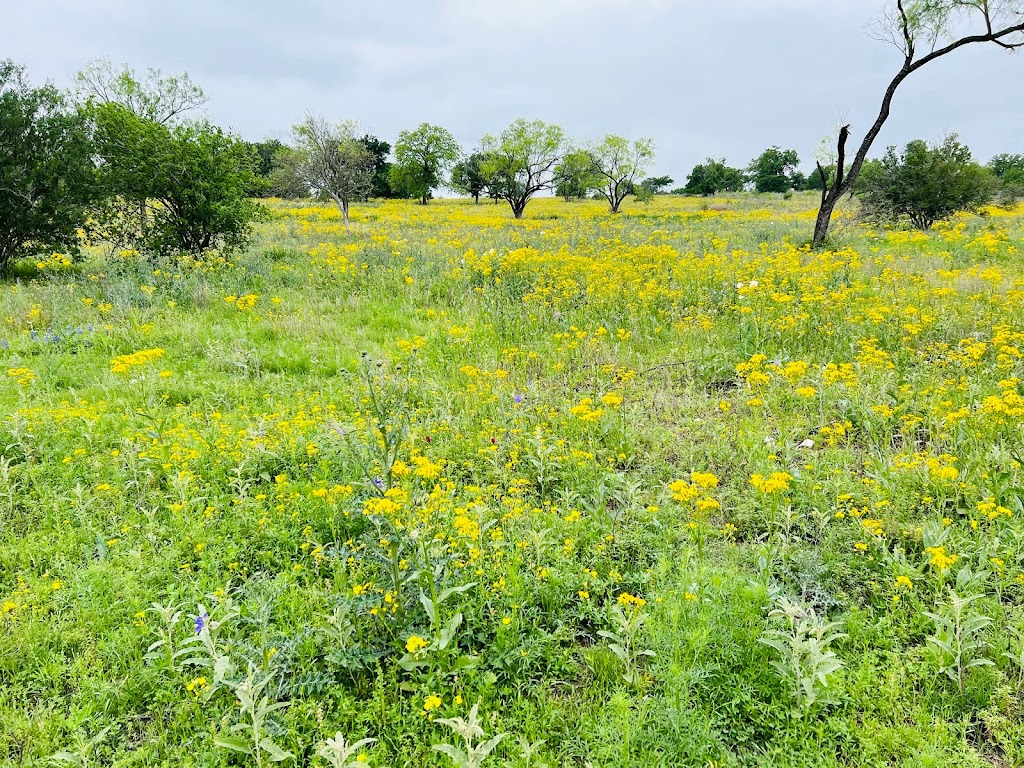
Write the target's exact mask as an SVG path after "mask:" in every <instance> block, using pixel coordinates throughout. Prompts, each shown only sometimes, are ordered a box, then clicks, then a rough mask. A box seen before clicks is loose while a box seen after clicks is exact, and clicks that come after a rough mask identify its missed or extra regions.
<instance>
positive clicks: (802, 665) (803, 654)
mask: <svg viewBox="0 0 1024 768" xmlns="http://www.w3.org/2000/svg"><path fill="white" fill-rule="evenodd" d="M778 606H779V607H778V608H775V609H774V610H773V611H772V612H771V613H769V614H768V616H769V618H771V619H780V620H782V622H783V628H782V629H769V630H766V631H765V632H764V633H763V634H762V635H761V637H759V638H758V641H759V642H761V643H764V644H765V645H767V646H769V647H771V648H774V649H775V650H776V651H777V652H778V654H779V656H780V657H781V658H780V659H778V660H776V661H773V662H772V663H771V664H772V666H773V667H775V669H776V670H778V672H779V675H780V676H781V677H782V680H783V682H785V683H786V685H787V686H788V688H789V690H790V694H791V696H792V698H793V701H794V703H795V705H796V706H795V708H794V709H793V714H794V716H806V715H807V714H808V713H809V712H810V711H811V709H812V708H813V707H814V705H815V704H816V703H818V702H821V701H823V700H825V698H826V695H827V691H828V684H829V678H830V677H831V676H832V675H834V674H835V673H836V672H838V671H839V670H840V669H842V667H843V662H842V660H840V659H839V658H838V657H837V656H836V654H835V652H834V651H832V650H831V649H830V648H829V646H830V645H831V644H832V643H833V642H835V641H836V640H839V639H841V638H844V637H846V635H844V634H842V633H840V632H838V631H837V630H838V629H839V628H840V627H841V626H842V624H841V622H838V621H833V622H825V621H822V620H821V619H819V618H818V616H817V614H816V613H815V611H814V608H812V607H807V608H804V607H801V606H799V605H796V604H795V603H792V602H790V601H789V600H787V599H786V598H780V599H779V601H778Z"/></svg>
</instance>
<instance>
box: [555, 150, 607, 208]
mask: <svg viewBox="0 0 1024 768" xmlns="http://www.w3.org/2000/svg"><path fill="white" fill-rule="evenodd" d="M554 184H555V194H556V195H558V196H559V197H561V198H563V199H564V200H565V202H569V201H570V200H572V199H574V198H575V199H576V200H582V199H583V198H585V197H586V196H587V195H589V194H590V193H591V191H593V190H595V189H599V188H600V187H601V186H602V184H603V179H602V177H601V176H599V175H597V174H596V173H595V172H594V158H593V157H592V156H591V154H590V153H589V152H587V151H586V150H585V149H577V150H575V151H573V152H567V153H566V154H565V156H564V157H563V158H562V160H561V162H560V163H558V165H556V166H555V170H554Z"/></svg>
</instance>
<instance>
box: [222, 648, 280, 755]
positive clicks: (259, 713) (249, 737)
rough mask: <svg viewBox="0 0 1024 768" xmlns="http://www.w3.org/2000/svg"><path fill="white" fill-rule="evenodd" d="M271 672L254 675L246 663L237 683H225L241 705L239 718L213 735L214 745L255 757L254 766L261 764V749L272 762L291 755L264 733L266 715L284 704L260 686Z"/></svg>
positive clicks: (265, 681) (252, 669) (269, 676)
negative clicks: (244, 673)
mask: <svg viewBox="0 0 1024 768" xmlns="http://www.w3.org/2000/svg"><path fill="white" fill-rule="evenodd" d="M272 680H273V675H264V676H263V677H262V678H258V679H257V676H256V668H255V667H253V666H252V665H250V666H249V674H248V675H247V676H246V678H245V680H243V681H242V682H240V683H228V685H230V686H231V688H232V690H234V692H235V696H236V697H237V698H238V703H239V705H240V706H241V708H242V718H243V720H242V722H240V723H235V724H234V725H232V726H231V728H230V729H229V733H228V734H227V735H221V736H217V737H215V738H214V740H213V743H214V744H216V745H217V746H218V747H223V748H224V749H229V750H231V751H232V752H240V753H242V754H244V755H249V756H250V757H252V758H253V759H255V760H256V766H257V768H262V766H263V762H264V759H263V758H264V753H266V756H267V759H268V760H269V761H270V762H272V763H280V762H284V761H285V760H292V759H294V758H295V755H293V754H292V753H291V752H285V751H284V750H283V749H281V747H279V746H278V745H277V744H276V743H274V741H273V739H271V738H270V737H269V736H268V735H267V723H268V722H269V721H270V715H271V714H272V713H274V712H276V711H277V710H280V709H284V708H285V707H287V706H288V702H286V701H272V700H271V699H270V697H269V696H268V695H266V694H265V693H264V690H265V689H266V688H267V686H268V685H270V682H271V681H272Z"/></svg>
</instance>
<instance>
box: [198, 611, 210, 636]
mask: <svg viewBox="0 0 1024 768" xmlns="http://www.w3.org/2000/svg"><path fill="white" fill-rule="evenodd" d="M209 621H210V614H208V613H206V612H205V611H204V612H203V613H201V614H199V615H198V616H196V634H197V635H198V634H199V633H200V632H202V631H203V629H204V628H205V627H206V625H207V623H208V622H209Z"/></svg>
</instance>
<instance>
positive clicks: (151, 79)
mask: <svg viewBox="0 0 1024 768" xmlns="http://www.w3.org/2000/svg"><path fill="white" fill-rule="evenodd" d="M75 92H76V94H77V95H78V98H79V99H80V100H81V101H82V102H83V103H91V104H92V105H93V106H99V105H101V104H120V105H121V106H122V107H124V108H125V109H127V110H129V111H131V112H133V113H135V114H136V115H138V116H139V117H143V118H146V119H147V120H152V121H154V122H157V123H162V124H170V123H176V122H181V120H182V116H183V115H185V114H187V113H188V112H191V111H193V110H197V109H200V108H201V107H202V106H203V105H204V104H206V101H207V99H206V94H205V93H203V89H202V88H200V87H199V86H198V85H196V84H195V83H193V82H192V80H191V79H190V78H189V76H188V74H182V75H164V74H163V73H162V72H161V71H160V70H158V69H150V70H148V71H147V73H146V76H145V77H143V78H140V77H138V76H137V75H136V74H135V71H134V70H132V69H131V68H130V67H129V66H128V65H127V64H121V65H119V66H115V65H114V64H112V63H111V61H110V59H97V60H96V61H92V62H90V63H89V64H87V65H86V67H85V69H83V70H82V71H81V72H79V73H78V74H77V75H76V76H75Z"/></svg>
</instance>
